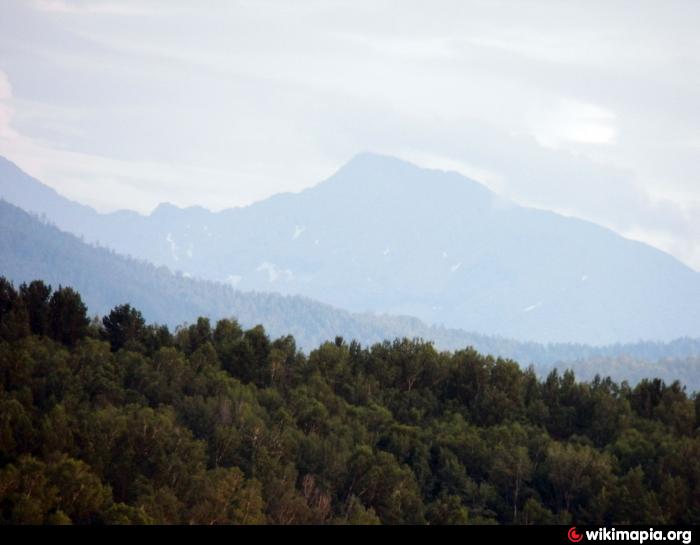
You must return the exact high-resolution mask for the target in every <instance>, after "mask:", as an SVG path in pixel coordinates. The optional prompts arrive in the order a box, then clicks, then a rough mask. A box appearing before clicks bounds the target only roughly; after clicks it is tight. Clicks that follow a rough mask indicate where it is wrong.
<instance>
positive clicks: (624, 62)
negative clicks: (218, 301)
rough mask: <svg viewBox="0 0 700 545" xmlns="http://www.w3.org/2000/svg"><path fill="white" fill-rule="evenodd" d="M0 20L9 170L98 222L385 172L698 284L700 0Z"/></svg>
mask: <svg viewBox="0 0 700 545" xmlns="http://www.w3.org/2000/svg"><path fill="white" fill-rule="evenodd" d="M0 2H1V3H0V155H3V156H5V157H7V158H8V159H10V160H12V161H14V162H15V163H16V164H18V165H19V166H20V167H21V168H22V169H24V170H26V171H27V172H29V173H30V174H32V175H34V176H36V177H37V178H39V179H40V180H42V181H43V182H44V183H47V184H48V185H50V186H52V187H54V188H56V189H57V190H58V191H59V192H60V193H62V194H64V195H66V196H67V197H69V198H71V199H74V200H77V201H79V202H82V203H85V204H89V205H91V206H93V207H95V208H97V209H98V210H100V211H111V210H115V209H119V208H128V209H134V210H138V211H141V212H144V213H147V212H149V211H151V210H152V209H153V208H154V207H155V206H156V205H157V204H158V203H160V202H165V201H167V202H171V203H174V204H177V205H179V206H189V205H201V206H205V207H208V208H210V209H213V210H220V209H222V208H227V207H232V206H240V205H245V204H249V203H251V202H255V201H258V200H261V199H264V198H265V197H267V196H270V195H272V194H275V193H279V192H283V191H299V190H301V189H303V188H305V187H309V186H312V185H315V184H317V183H319V182H320V181H321V180H323V179H324V178H327V177H329V176H330V175H331V174H333V172H334V171H336V170H337V169H338V168H340V167H341V166H342V165H343V164H344V163H345V162H347V161H348V160H349V159H350V158H352V157H353V156H354V155H356V154H357V153H360V152H363V151H372V152H377V153H384V154H388V155H394V156H397V157H400V158H403V159H406V160H409V161H411V162H413V163H416V164H418V165H422V166H427V167H433V168H440V169H446V170H455V171H458V172H460V173H462V174H465V175H466V176H469V177H470V178H473V179H475V180H477V181H479V182H481V183H483V184H484V185H486V186H488V187H489V188H491V189H492V190H494V191H497V192H498V193H500V194H502V195H504V196H506V197H509V198H511V199H512V200H514V201H516V202H518V203H521V204H524V205H528V206H534V207H538V208H544V209H549V210H554V211H556V212H559V213H563V214H566V215H572V216H577V217H581V218H584V219H588V220H591V221H594V222H596V223H599V224H602V225H605V226H607V227H609V228H611V229H614V230H615V231H617V232H619V233H620V234H622V235H624V236H627V237H629V238H634V239H637V240H642V241H645V242H648V243H650V244H652V245H654V246H657V247H659V248H661V249H663V250H665V251H667V252H669V253H671V254H672V255H674V256H676V257H677V258H678V259H680V260H681V261H683V262H684V263H686V264H688V265H689V266H691V267H693V268H695V269H696V270H700V221H699V218H700V33H698V32H697V29H698V28H700V2H697V1H695V0H690V1H687V2H677V1H672V0H668V1H664V2H658V1H644V0H639V1H627V2H621V1H615V0H607V1H595V0H586V1H579V2H573V1H572V2H554V1H540V2H538V1H522V0H515V1H499V0H488V1H475V0H456V1H442V0H434V1H431V2H425V1H422V2H418V1H412V0H396V1H386V0H370V1H363V0H348V1H344V0H338V1H334V0H318V1H316V0H308V1H304V0H300V1H298V2H297V1H295V2H289V1H284V0H283V1H269V0H252V1H237V0H221V1H213V0H210V1H202V2H193V1H189V0H187V1H184V0H149V1H136V0H119V1H117V0H113V1H112V0H105V1H100V0H93V1H82V0H0Z"/></svg>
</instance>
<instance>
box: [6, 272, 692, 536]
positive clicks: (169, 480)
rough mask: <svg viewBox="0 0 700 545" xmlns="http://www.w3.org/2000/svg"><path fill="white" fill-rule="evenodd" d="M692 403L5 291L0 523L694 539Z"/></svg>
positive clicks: (568, 376) (639, 389)
mask: <svg viewBox="0 0 700 545" xmlns="http://www.w3.org/2000/svg"><path fill="white" fill-rule="evenodd" d="M699 424H700V397H699V396H698V395H697V394H695V395H694V396H692V397H691V396H689V395H688V394H687V393H686V391H685V389H684V388H683V387H682V386H681V385H680V384H679V383H673V384H665V383H663V382H662V381H660V380H643V381H642V382H640V383H639V384H638V385H636V386H635V387H630V386H629V385H628V384H626V383H621V384H618V383H615V382H613V381H612V380H610V379H604V378H600V377H596V378H594V379H593V380H591V381H590V382H577V381H576V380H575V377H574V375H573V373H571V372H566V373H563V374H559V373H557V372H556V371H552V372H551V373H550V374H549V375H548V376H547V377H546V379H540V378H538V376H537V375H536V374H535V372H534V371H533V370H532V369H528V370H523V369H521V368H520V367H519V365H518V364H517V363H515V362H514V361H510V360H504V359H494V358H492V357H486V356H482V355H480V354H479V353H477V352H476V351H475V350H473V349H471V348H466V349H463V350H457V351H454V352H439V351H437V350H436V349H435V348H434V347H433V345H432V344H430V343H427V342H423V341H421V340H408V339H397V340H395V341H393V342H388V341H387V342H383V343H378V344H374V345H372V346H370V347H363V346H360V345H359V344H358V343H356V342H347V341H345V340H343V339H342V338H340V337H339V338H336V339H335V341H334V342H327V343H324V344H322V345H321V346H319V347H318V348H316V349H315V350H313V351H311V352H310V353H308V355H307V354H305V353H303V352H301V351H299V350H297V347H296V344H295V341H294V339H293V338H292V337H289V336H287V337H281V338H277V339H274V340H273V339H270V338H269V337H268V336H267V335H266V333H265V331H264V329H263V328H262V327H260V326H257V327H254V328H252V329H248V330H243V329H242V328H241V327H240V326H239V324H238V323H237V322H235V321H233V320H228V319H225V320H220V321H218V322H217V323H215V324H213V323H210V321H209V320H207V319H206V318H201V319H199V320H198V321H197V322H196V323H194V324H192V325H189V326H185V327H181V328H179V329H177V330H176V331H175V332H171V331H169V330H168V328H167V327H164V326H157V325H149V324H146V322H145V320H144V319H143V317H142V315H141V313H140V312H139V311H138V310H136V309H134V308H132V307H131V306H129V305H121V306H118V307H115V308H114V309H113V310H112V311H111V312H110V313H109V314H107V315H106V316H105V317H104V318H103V319H102V320H91V319H89V317H88V313H87V310H86V307H85V305H84V303H83V301H82V299H81V296H80V294H79V293H77V292H76V291H74V290H72V289H70V288H59V289H57V290H55V291H54V290H52V289H51V288H50V287H49V286H47V285H45V284H43V283H42V282H39V281H35V282H32V283H30V284H23V285H21V286H19V287H18V288H15V287H14V286H13V285H12V284H11V283H10V282H8V281H7V280H5V279H0V519H2V521H3V522H5V523H70V522H73V523H98V524H101V523H107V524H113V523H203V524H210V523H241V524H256V523H274V524H293V523H328V524H333V523H353V524H354V523H361V524H374V523H385V524H400V523H419V524H423V523H429V524H451V523H483V524H491V523H501V524H510V523H522V524H543V523H544V524H548V523H570V522H575V523H577V524H622V523H635V522H636V523H644V524H663V523H691V524H692V523H698V522H700V433H699V431H698V428H699Z"/></svg>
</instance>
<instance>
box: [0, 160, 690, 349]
mask: <svg viewBox="0 0 700 545" xmlns="http://www.w3.org/2000/svg"><path fill="white" fill-rule="evenodd" d="M8 169H9V170H10V171H12V172H11V175H9V174H7V171H8ZM18 172H19V171H16V169H15V170H14V171H13V170H12V167H11V166H9V167H8V165H7V164H4V165H0V195H2V196H6V197H5V198H8V200H12V199H15V200H14V201H13V202H17V203H18V204H20V205H22V203H24V206H26V207H27V208H28V209H29V210H32V211H36V212H39V213H44V214H46V216H47V217H48V218H49V219H50V220H51V221H53V222H55V223H56V224H57V225H58V226H59V227H61V228H62V229H66V230H68V231H71V232H73V233H76V234H79V235H81V236H83V237H85V238H86V240H88V241H99V242H101V243H102V244H104V245H107V246H109V247H111V248H114V249H115V250H117V251H119V252H121V253H125V254H129V255H133V256H136V257H139V258H142V259H148V260H149V261H152V262H154V263H156V264H159V265H165V266H168V267H170V268H172V269H177V270H182V271H184V272H186V273H189V274H191V275H193V276H196V277H202V278H207V279H211V280H217V281H221V282H228V283H230V284H231V285H233V286H236V287H238V288H241V289H245V290H258V291H274V292H280V293H285V294H301V295H305V296H308V297H311V298H313V299H316V300H320V301H323V302H325V303H329V304H331V305H334V306H338V307H341V308H347V309H349V310H351V311H355V312H365V311H370V312H388V313H392V314H407V315H413V316H416V317H418V318H420V319H422V320H424V321H426V322H429V323H434V324H444V325H445V326H447V327H450V328H460V329H464V330H469V331H475V332H479V333H482V334H488V335H500V336H505V337H512V338H519V339H523V340H534V341H540V342H552V341H573V342H584V343H593V344H605V343H611V342H619V341H622V342H630V341H637V340H639V339H641V338H645V339H657V340H669V339H672V338H675V337H679V336H685V335H688V336H698V335H700V307H698V305H697V304H696V302H697V301H698V300H700V274H699V273H697V272H695V271H692V270H691V269H689V268H688V267H686V266H684V265H683V264H681V263H680V262H679V261H677V260H676V259H674V258H673V257H671V256H669V255H667V254H665V253H663V252H661V251H659V250H656V249H654V248H652V247H650V246H648V245H645V244H642V243H639V242H634V241H630V240H627V239H624V238H622V237H620V236H618V235H616V234H615V233H613V232H611V231H609V230H607V229H604V228H601V227H599V226H597V225H594V224H592V223H589V222H585V221H581V220H577V219H573V218H566V217H562V216H559V215H557V214H553V213H550V212H546V211H541V210H534V209H528V208H524V207H519V206H516V205H514V204H513V203H509V202H506V201H504V200H503V199H500V198H499V197H498V196H496V195H495V194H493V193H491V192H490V191H488V190H487V189H486V188H484V187H483V186H481V185H479V184H478V183H476V182H473V181H471V180H468V179H466V178H464V177H462V176H459V175H457V174H455V173H445V172H440V171H433V170H426V169H421V168H417V167H415V166H413V165H410V164H408V163H405V162H402V161H399V160H396V159H392V158H388V157H382V156H377V155H371V154H363V155H360V156H358V157H356V158H355V159H354V160H352V161H351V162H350V163H349V164H347V165H346V166H345V167H343V168H342V169H341V170H340V171H339V172H337V173H336V174H335V175H334V176H332V177H331V178H330V179H328V180H326V181H325V182H323V183H321V184H319V185H318V186H316V187H313V188H310V189H308V190H305V191H302V192H301V193H298V194H282V195H277V196H274V197H272V198H270V199H267V200H265V201H262V202H259V203H256V204H253V205H251V206H248V207H244V208H235V209H229V210H224V211H222V212H219V213H212V212H209V211H207V210H204V209H202V208H196V207H195V208H187V209H179V208H177V207H174V206H172V205H161V206H159V207H158V208H157V209H156V210H155V211H154V212H153V213H152V214H151V215H149V216H141V215H138V214H135V213H133V212H118V213H113V214H105V215H101V214H97V213H95V212H94V211H92V210H90V209H88V210H85V209H84V208H83V207H81V208H80V209H78V208H74V207H76V206H78V205H75V203H68V202H66V201H65V199H62V198H60V197H59V198H58V199H55V198H53V200H51V199H45V200H44V201H41V202H40V203H39V204H36V203H34V202H33V201H32V199H28V198H26V197H23V199H22V202H19V200H20V199H19V198H18V197H17V195H18V194H19V195H24V191H23V190H21V189H18V186H22V187H25V186H26V187H29V188H32V191H36V188H35V186H36V184H37V183H38V182H37V181H36V180H33V179H30V178H28V177H25V178H24V179H20V178H21V175H20V174H21V173H20V174H18ZM8 180H9V181H8ZM8 187H10V188H12V192H9V191H8V189H7V188H8ZM54 197H55V196H54ZM71 206H72V207H73V208H71ZM69 208H70V212H69V213H68V212H66V210H67V209H69Z"/></svg>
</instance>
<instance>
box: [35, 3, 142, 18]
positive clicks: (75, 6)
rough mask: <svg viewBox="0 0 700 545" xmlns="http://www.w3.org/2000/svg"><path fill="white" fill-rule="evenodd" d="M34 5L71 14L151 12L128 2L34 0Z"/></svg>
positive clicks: (132, 13) (48, 11)
mask: <svg viewBox="0 0 700 545" xmlns="http://www.w3.org/2000/svg"><path fill="white" fill-rule="evenodd" d="M33 7H34V9H36V10H37V11H40V12H45V13H60V14H70V15H89V14H93V15H144V14H146V13H150V10H149V9H147V8H146V7H145V6H143V5H140V6H136V5H133V4H130V3H128V2H104V1H80V0H34V2H33Z"/></svg>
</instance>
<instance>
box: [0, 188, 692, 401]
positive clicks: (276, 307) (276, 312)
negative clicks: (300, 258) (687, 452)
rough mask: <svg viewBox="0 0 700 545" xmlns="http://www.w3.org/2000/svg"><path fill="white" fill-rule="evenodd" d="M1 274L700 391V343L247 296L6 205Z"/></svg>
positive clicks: (251, 321) (298, 330) (106, 302)
mask: <svg viewBox="0 0 700 545" xmlns="http://www.w3.org/2000/svg"><path fill="white" fill-rule="evenodd" d="M0 274H2V275H4V276H6V277H8V278H10V279H11V280H13V281H14V282H15V283H17V284H19V283H22V282H28V281H31V280H32V279H34V278H42V279H44V280H45V281H47V282H50V283H51V284H53V285H58V284H63V285H70V286H73V287H74V288H76V289H78V290H79V291H80V294H81V296H82V298H83V301H84V302H85V304H86V305H87V306H88V309H89V311H90V313H91V315H92V314H95V313H96V314H100V315H102V314H106V313H108V312H109V311H110V309H111V308H112V307H114V306H115V305H117V304H120V303H122V302H124V301H129V302H131V304H133V305H134V306H136V307H138V308H139V310H140V311H141V312H142V313H143V315H144V317H145V318H146V319H147V320H148V321H154V322H158V323H162V324H166V325H168V326H170V327H171V328H173V327H176V326H177V325H179V324H182V323H184V322H187V321H191V320H192V319H193V318H194V317H197V316H206V317H208V318H209V319H210V320H212V322H214V321H216V320H218V319H221V318H226V317H229V316H230V315H231V314H233V315H235V316H236V319H237V320H238V322H239V324H240V325H241V327H243V328H251V327H253V326H255V325H256V324H258V323H263V324H265V328H266V330H267V331H268V332H269V334H270V335H272V336H284V335H288V334H292V335H293V336H294V339H295V340H296V343H297V346H298V347H299V348H301V349H303V350H305V351H307V352H308V351H310V350H312V349H314V348H315V347H317V346H319V345H320V344H321V343H322V342H324V341H326V340H328V339H333V338H334V337H335V336H336V335H342V336H344V337H345V338H348V339H357V340H358V341H359V342H362V343H363V344H366V345H371V344H374V343H376V342H381V341H382V340H384V339H393V338H395V337H399V338H402V337H409V338H414V337H421V338H424V339H430V340H431V341H433V342H434V343H435V346H436V347H438V348H440V349H444V350H454V349H459V348H462V347H464V346H473V347H475V348H476V349H477V350H478V351H480V352H482V353H485V354H495V355H499V356H501V357H504V358H511V359H514V360H516V361H518V362H519V363H521V364H524V365H528V364H530V363H532V364H533V365H534V366H535V371H536V372H537V374H538V375H539V376H542V377H544V376H546V374H547V373H548V372H549V371H550V370H551V369H552V368H554V367H558V368H560V369H565V368H573V369H574V370H575V371H576V373H579V374H582V376H589V377H590V378H592V377H593V375H588V371H589V369H592V368H598V367H601V365H602V366H603V367H602V369H603V371H604V372H605V374H609V375H610V376H611V377H612V378H613V379H615V380H622V379H628V380H630V381H631V382H632V381H633V382H635V383H636V382H637V381H638V380H641V379H643V378H646V377H651V376H654V377H659V378H662V379H664V380H665V381H666V382H673V381H674V380H676V379H681V380H682V381H683V383H684V384H686V385H687V386H688V388H689V389H691V390H700V366H699V365H697V363H698V359H699V358H700V339H693V338H681V339H677V340H675V341H671V342H668V343H661V342H651V341H645V342H638V343H633V344H615V345H608V346H590V345H584V344H577V343H555V344H540V343H535V342H523V341H518V340H513V339H505V338H502V337H494V336H487V335H480V334H477V333H473V332H467V331H462V330H458V329H449V328H445V327H439V326H434V325H427V324H425V323H423V322H421V321H420V320H417V319H415V318H411V317H406V316H388V315H381V316H377V315H372V314H355V313H351V312H347V311H344V310H341V309H337V308H334V307H331V306H329V305H324V304H322V303H319V302H316V301H312V300H310V299H307V298H305V297H299V296H281V295H278V294H273V293H252V292H242V291H240V290H236V289H234V288H233V287H232V286H228V285H224V284H218V283H215V282H207V281H203V280H197V279H194V278H188V277H187V276H185V275H184V274H178V273H172V272H171V271H169V270H168V269H166V268H165V267H155V266H153V265H152V264H150V263H146V262H144V261H139V260H136V259H132V258H129V257H125V256H122V255H118V254H116V253H114V252H113V251H110V250H108V249H106V248H101V247H96V246H91V245H88V244H86V243H85V242H83V241H81V240H80V239H79V238H77V237H75V236H73V235H71V234H69V233H64V232H62V231H59V230H58V229H57V228H56V227H54V226H52V225H48V224H46V223H45V222H42V221H41V220H40V219H39V218H37V217H34V216H32V215H30V214H28V213H26V212H24V211H23V210H21V209H19V208H17V207H15V206H12V205H11V204H9V203H7V202H4V201H2V200H0ZM589 360H590V362H591V364H590V365H589ZM602 361H604V364H601V363H600V362H602Z"/></svg>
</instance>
